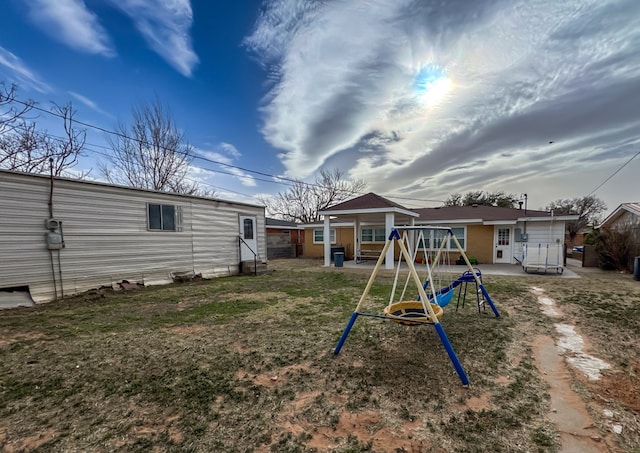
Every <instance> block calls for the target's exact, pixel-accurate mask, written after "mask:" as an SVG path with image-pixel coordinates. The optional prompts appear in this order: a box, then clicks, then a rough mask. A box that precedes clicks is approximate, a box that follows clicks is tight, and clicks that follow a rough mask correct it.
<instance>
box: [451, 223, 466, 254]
mask: <svg viewBox="0 0 640 453" xmlns="http://www.w3.org/2000/svg"><path fill="white" fill-rule="evenodd" d="M451 231H453V235H454V236H455V237H456V239H457V240H458V242H459V243H460V247H462V250H465V249H466V245H465V238H464V228H451ZM451 242H452V243H451V244H449V248H456V244H455V242H453V241H451Z"/></svg>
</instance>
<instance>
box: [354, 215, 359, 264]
mask: <svg viewBox="0 0 640 453" xmlns="http://www.w3.org/2000/svg"><path fill="white" fill-rule="evenodd" d="M359 251H360V216H359V215H356V218H355V220H354V222H353V261H354V262H356V263H357V261H358V252H359Z"/></svg>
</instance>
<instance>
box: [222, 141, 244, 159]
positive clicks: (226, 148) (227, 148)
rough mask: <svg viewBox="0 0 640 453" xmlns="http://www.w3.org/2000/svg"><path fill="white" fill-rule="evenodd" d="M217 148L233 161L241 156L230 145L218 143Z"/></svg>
mask: <svg viewBox="0 0 640 453" xmlns="http://www.w3.org/2000/svg"><path fill="white" fill-rule="evenodd" d="M219 147H220V149H222V150H223V151H224V152H225V153H227V154H228V155H229V156H231V157H233V158H234V159H239V158H240V157H241V156H242V154H240V152H239V151H238V150H237V148H236V147H235V146H233V145H232V144H231V143H226V142H220V145H219Z"/></svg>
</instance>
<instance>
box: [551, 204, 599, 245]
mask: <svg viewBox="0 0 640 453" xmlns="http://www.w3.org/2000/svg"><path fill="white" fill-rule="evenodd" d="M606 209H607V205H606V204H605V202H604V201H602V200H601V199H600V198H597V197H594V196H593V195H587V196H585V197H576V198H567V199H558V200H556V201H552V202H551V203H549V204H548V205H547V206H546V207H545V210H547V211H551V210H553V213H554V215H571V214H573V215H575V214H577V215H578V220H574V221H573V222H568V223H567V232H568V233H569V239H570V240H571V242H572V243H573V240H574V239H575V237H576V235H577V234H578V232H579V231H580V230H582V229H583V228H585V227H587V226H589V225H595V224H597V223H598V222H599V221H600V215H601V214H602V213H603V212H604V211H606Z"/></svg>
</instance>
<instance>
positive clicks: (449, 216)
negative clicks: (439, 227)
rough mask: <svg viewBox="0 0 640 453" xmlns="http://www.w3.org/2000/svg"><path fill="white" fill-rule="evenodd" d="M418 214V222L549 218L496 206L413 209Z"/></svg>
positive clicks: (532, 211)
mask: <svg viewBox="0 0 640 453" xmlns="http://www.w3.org/2000/svg"><path fill="white" fill-rule="evenodd" d="M414 211H415V212H417V213H418V214H420V218H419V219H418V221H419V222H430V221H437V220H467V219H480V220H482V221H485V222H486V221H498V220H518V219H520V218H523V217H551V214H550V213H548V212H547V211H536V210H532V209H527V211H526V214H525V211H524V210H523V209H515V208H500V207H497V206H485V205H474V206H444V207H440V208H422V209H414Z"/></svg>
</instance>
